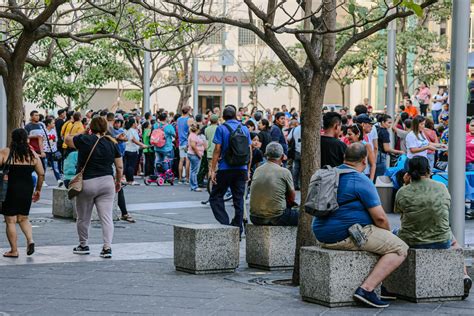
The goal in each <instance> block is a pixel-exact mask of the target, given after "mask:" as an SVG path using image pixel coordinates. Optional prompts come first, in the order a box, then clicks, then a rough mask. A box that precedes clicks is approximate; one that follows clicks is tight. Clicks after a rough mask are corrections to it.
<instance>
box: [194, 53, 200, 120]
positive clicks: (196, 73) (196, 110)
mask: <svg viewBox="0 0 474 316" xmlns="http://www.w3.org/2000/svg"><path fill="white" fill-rule="evenodd" d="M198 67H199V65H198V59H197V57H196V56H194V57H193V109H194V110H193V114H194V117H196V115H198V114H199V102H198V101H199V99H198V93H199V91H198V90H199V82H198V81H199V70H198Z"/></svg>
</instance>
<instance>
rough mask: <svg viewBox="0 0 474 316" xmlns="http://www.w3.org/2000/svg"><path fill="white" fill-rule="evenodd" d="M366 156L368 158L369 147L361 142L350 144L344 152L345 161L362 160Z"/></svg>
mask: <svg viewBox="0 0 474 316" xmlns="http://www.w3.org/2000/svg"><path fill="white" fill-rule="evenodd" d="M365 158H367V148H365V145H364V144H362V143H361V142H357V143H354V144H351V145H349V146H348V147H347V149H346V152H345V154H344V161H348V162H361V161H363V160H364V159H365Z"/></svg>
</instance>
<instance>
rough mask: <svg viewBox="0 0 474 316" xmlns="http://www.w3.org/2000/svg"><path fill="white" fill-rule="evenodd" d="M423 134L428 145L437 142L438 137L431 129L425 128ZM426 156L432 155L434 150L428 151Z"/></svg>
mask: <svg viewBox="0 0 474 316" xmlns="http://www.w3.org/2000/svg"><path fill="white" fill-rule="evenodd" d="M423 134H425V137H426V139H428V140H429V141H430V143H437V142H438V136H436V132H435V131H433V130H432V129H429V128H425V129H424V130H423ZM428 154H434V150H428Z"/></svg>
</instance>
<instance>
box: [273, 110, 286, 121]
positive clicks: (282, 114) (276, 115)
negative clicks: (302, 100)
mask: <svg viewBox="0 0 474 316" xmlns="http://www.w3.org/2000/svg"><path fill="white" fill-rule="evenodd" d="M282 116H285V113H283V112H277V113H276V114H275V120H274V122H276V121H277V120H278V119H279V118H280V117H282Z"/></svg>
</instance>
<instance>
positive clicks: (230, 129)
mask: <svg viewBox="0 0 474 316" xmlns="http://www.w3.org/2000/svg"><path fill="white" fill-rule="evenodd" d="M222 125H224V126H225V127H226V128H227V130H228V131H229V133H231V134H232V133H233V132H234V130H233V129H232V127H230V125H229V124H227V123H224V124H222ZM237 128H238V127H237Z"/></svg>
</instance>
